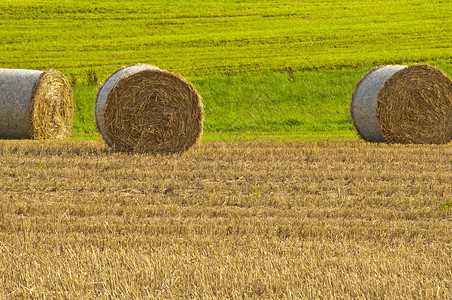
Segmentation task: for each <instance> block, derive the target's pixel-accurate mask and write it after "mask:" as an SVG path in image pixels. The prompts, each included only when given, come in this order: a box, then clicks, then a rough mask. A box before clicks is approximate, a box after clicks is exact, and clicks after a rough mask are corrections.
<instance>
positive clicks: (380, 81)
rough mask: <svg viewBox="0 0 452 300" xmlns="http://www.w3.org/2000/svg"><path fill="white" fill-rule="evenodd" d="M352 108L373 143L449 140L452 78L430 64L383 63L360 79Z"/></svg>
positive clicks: (451, 136)
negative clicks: (404, 64)
mask: <svg viewBox="0 0 452 300" xmlns="http://www.w3.org/2000/svg"><path fill="white" fill-rule="evenodd" d="M350 111H351V114H352V119H353V123H354V125H355V127H356V129H357V131H358V133H359V135H360V136H361V137H362V138H363V139H365V140H366V141H369V142H389V143H402V144H445V143H449V142H450V141H451V140H452V80H451V79H450V78H449V77H448V76H447V75H446V74H445V73H443V72H442V71H441V70H439V69H437V68H435V67H433V66H430V65H425V64H418V65H412V66H398V65H390V66H383V67H377V68H375V69H373V70H371V71H369V72H368V73H367V74H365V75H364V76H363V78H362V79H361V80H360V81H359V82H358V83H357V85H356V87H355V90H354V92H353V95H352V102H351V107H350Z"/></svg>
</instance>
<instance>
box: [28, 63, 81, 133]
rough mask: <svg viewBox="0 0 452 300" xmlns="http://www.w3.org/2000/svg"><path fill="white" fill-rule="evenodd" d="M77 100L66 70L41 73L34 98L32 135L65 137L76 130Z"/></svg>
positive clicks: (32, 103) (32, 102) (32, 104)
mask: <svg viewBox="0 0 452 300" xmlns="http://www.w3.org/2000/svg"><path fill="white" fill-rule="evenodd" d="M73 117H74V102H73V93H72V89H71V85H70V83H69V81H68V80H67V79H66V77H65V76H64V75H63V73H61V72H59V71H56V70H48V71H46V72H43V73H42V75H41V76H39V78H38V80H37V82H36V85H35V87H34V90H33V98H32V101H31V136H32V137H33V138H35V139H63V138H67V137H69V136H70V135H71V133H72V124H73Z"/></svg>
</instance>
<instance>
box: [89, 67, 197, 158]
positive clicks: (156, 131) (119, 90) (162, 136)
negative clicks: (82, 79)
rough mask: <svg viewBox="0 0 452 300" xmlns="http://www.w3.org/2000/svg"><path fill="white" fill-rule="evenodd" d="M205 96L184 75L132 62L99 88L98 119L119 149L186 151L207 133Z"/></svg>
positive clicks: (130, 150) (100, 125) (111, 142)
mask: <svg viewBox="0 0 452 300" xmlns="http://www.w3.org/2000/svg"><path fill="white" fill-rule="evenodd" d="M202 122H203V107H202V102H201V96H200V95H199V94H198V92H197V91H196V89H195V88H194V87H193V85H192V84H191V83H190V82H188V81H187V80H185V79H184V78H183V77H181V76H179V75H176V74H173V73H171V72H168V71H165V70H161V69H158V68H156V67H154V66H150V65H130V66H127V67H124V68H122V69H119V70H117V71H116V72H115V73H113V74H112V75H110V77H109V78H107V80H106V81H105V82H104V84H103V85H102V87H101V88H100V89H99V92H98V94H97V100H96V123H97V128H98V130H99V132H100V133H101V134H102V136H103V137H104V139H105V141H106V142H107V144H108V145H110V146H111V147H113V148H114V149H115V150H116V151H125V152H138V153H162V154H168V153H180V152H184V151H186V150H188V149H189V148H190V147H191V146H193V145H194V144H195V143H196V142H197V141H198V140H199V138H200V136H201V133H202Z"/></svg>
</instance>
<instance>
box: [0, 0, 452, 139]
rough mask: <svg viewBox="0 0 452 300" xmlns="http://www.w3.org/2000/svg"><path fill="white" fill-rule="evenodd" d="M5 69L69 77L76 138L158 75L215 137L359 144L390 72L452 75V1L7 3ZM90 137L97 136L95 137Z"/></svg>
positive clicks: (0, 32) (2, 16)
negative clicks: (370, 77) (354, 104)
mask: <svg viewBox="0 0 452 300" xmlns="http://www.w3.org/2000/svg"><path fill="white" fill-rule="evenodd" d="M0 11H1V13H0V51H1V53H2V55H1V56H0V65H1V67H3V68H26V69H39V70H44V69H49V68H54V69H58V70H60V71H62V72H63V73H64V74H65V75H66V76H67V77H68V78H69V80H70V81H71V82H72V83H73V88H74V95H75V101H76V106H77V108H76V115H75V120H74V129H75V132H76V134H80V133H89V132H93V131H95V122H94V116H93V113H94V101H95V95H96V92H97V88H98V86H97V85H91V86H90V85H88V84H87V81H89V80H88V73H89V72H90V71H91V72H94V73H95V74H96V75H97V77H98V81H99V82H102V81H103V80H104V79H105V78H106V77H107V76H108V75H109V74H110V73H112V72H113V71H115V70H116V69H117V68H119V67H121V66H124V65H127V64H130V63H149V64H153V65H156V66H158V67H160V68H164V69H167V70H170V71H173V72H175V73H180V74H181V75H183V76H184V77H186V78H187V79H189V80H190V81H192V82H193V83H194V85H195V86H196V88H197V89H198V91H199V92H200V94H201V95H202V97H203V102H204V106H205V113H206V117H205V122H204V131H205V132H206V133H214V134H213V135H212V136H215V133H216V132H237V131H239V132H283V131H284V132H302V135H305V134H306V133H309V132H335V133H336V132H342V134H340V136H349V135H350V133H351V132H354V128H353V125H352V124H351V122H350V115H349V112H348V111H349V109H348V106H349V103H350V95H351V92H352V91H353V88H354V85H355V84H356V82H357V81H358V80H359V78H360V77H361V76H362V75H363V74H364V73H365V72H367V71H368V70H370V69H371V68H372V67H374V66H376V65H381V64H412V63H430V64H432V65H434V66H436V67H439V68H441V69H443V70H444V71H445V72H446V73H448V74H449V75H451V74H452V63H451V58H452V51H451V50H452V17H451V14H450V12H451V11H452V2H450V1H427V0H419V1H281V0H280V1H259V2H258V3H255V1H200V0H194V1H190V2H189V3H188V2H186V1H114V2H110V1H109V2H104V1H102V2H101V1H68V0H64V1H58V2H57V3H55V2H54V1H43V0H41V1H39V0H31V1H15V2H12V1H4V0H0ZM86 136H88V135H86Z"/></svg>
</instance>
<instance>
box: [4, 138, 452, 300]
mask: <svg viewBox="0 0 452 300" xmlns="http://www.w3.org/2000/svg"><path fill="white" fill-rule="evenodd" d="M451 155H452V148H451V147H450V145H445V146H444V145H443V146H431V145H422V146H403V145H382V144H366V143H362V142H358V141H356V140H349V141H319V142H300V141H269V140H255V141H240V140H235V141H203V142H202V144H201V145H200V146H199V147H197V148H196V149H192V150H190V151H189V152H188V153H185V154H182V155H173V156H150V155H131V154H119V153H110V152H109V150H108V148H107V147H106V146H105V145H104V144H103V143H101V142H97V141H78V142H74V141H72V142H42V141H41V142H37V141H25V142H24V141H22V142H18V141H1V142H0V157H1V161H2V164H1V165H0V175H1V185H0V298H1V299H12V298H33V299H44V298H50V297H57V298H70V299H80V298H81V299H89V298H96V299H97V298H101V299H105V298H123V299H125V298H127V299H143V298H144V297H151V298H190V299H194V298H204V299H205V298H245V299H248V298H283V299H284V298H303V299H314V298H316V299H325V298H327V299H328V298H330V299H344V298H361V299H363V298H367V299H371V298H372V299H378V298H380V299H382V298H386V299H413V298H424V299H434V298H438V299H450V298H451V297H452V227H451V225H452V223H451V221H452V214H451V211H450V210H449V211H447V210H442V209H440V204H441V202H443V201H450V199H451V198H452V185H451V182H452V165H451V163H450V157H451Z"/></svg>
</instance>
